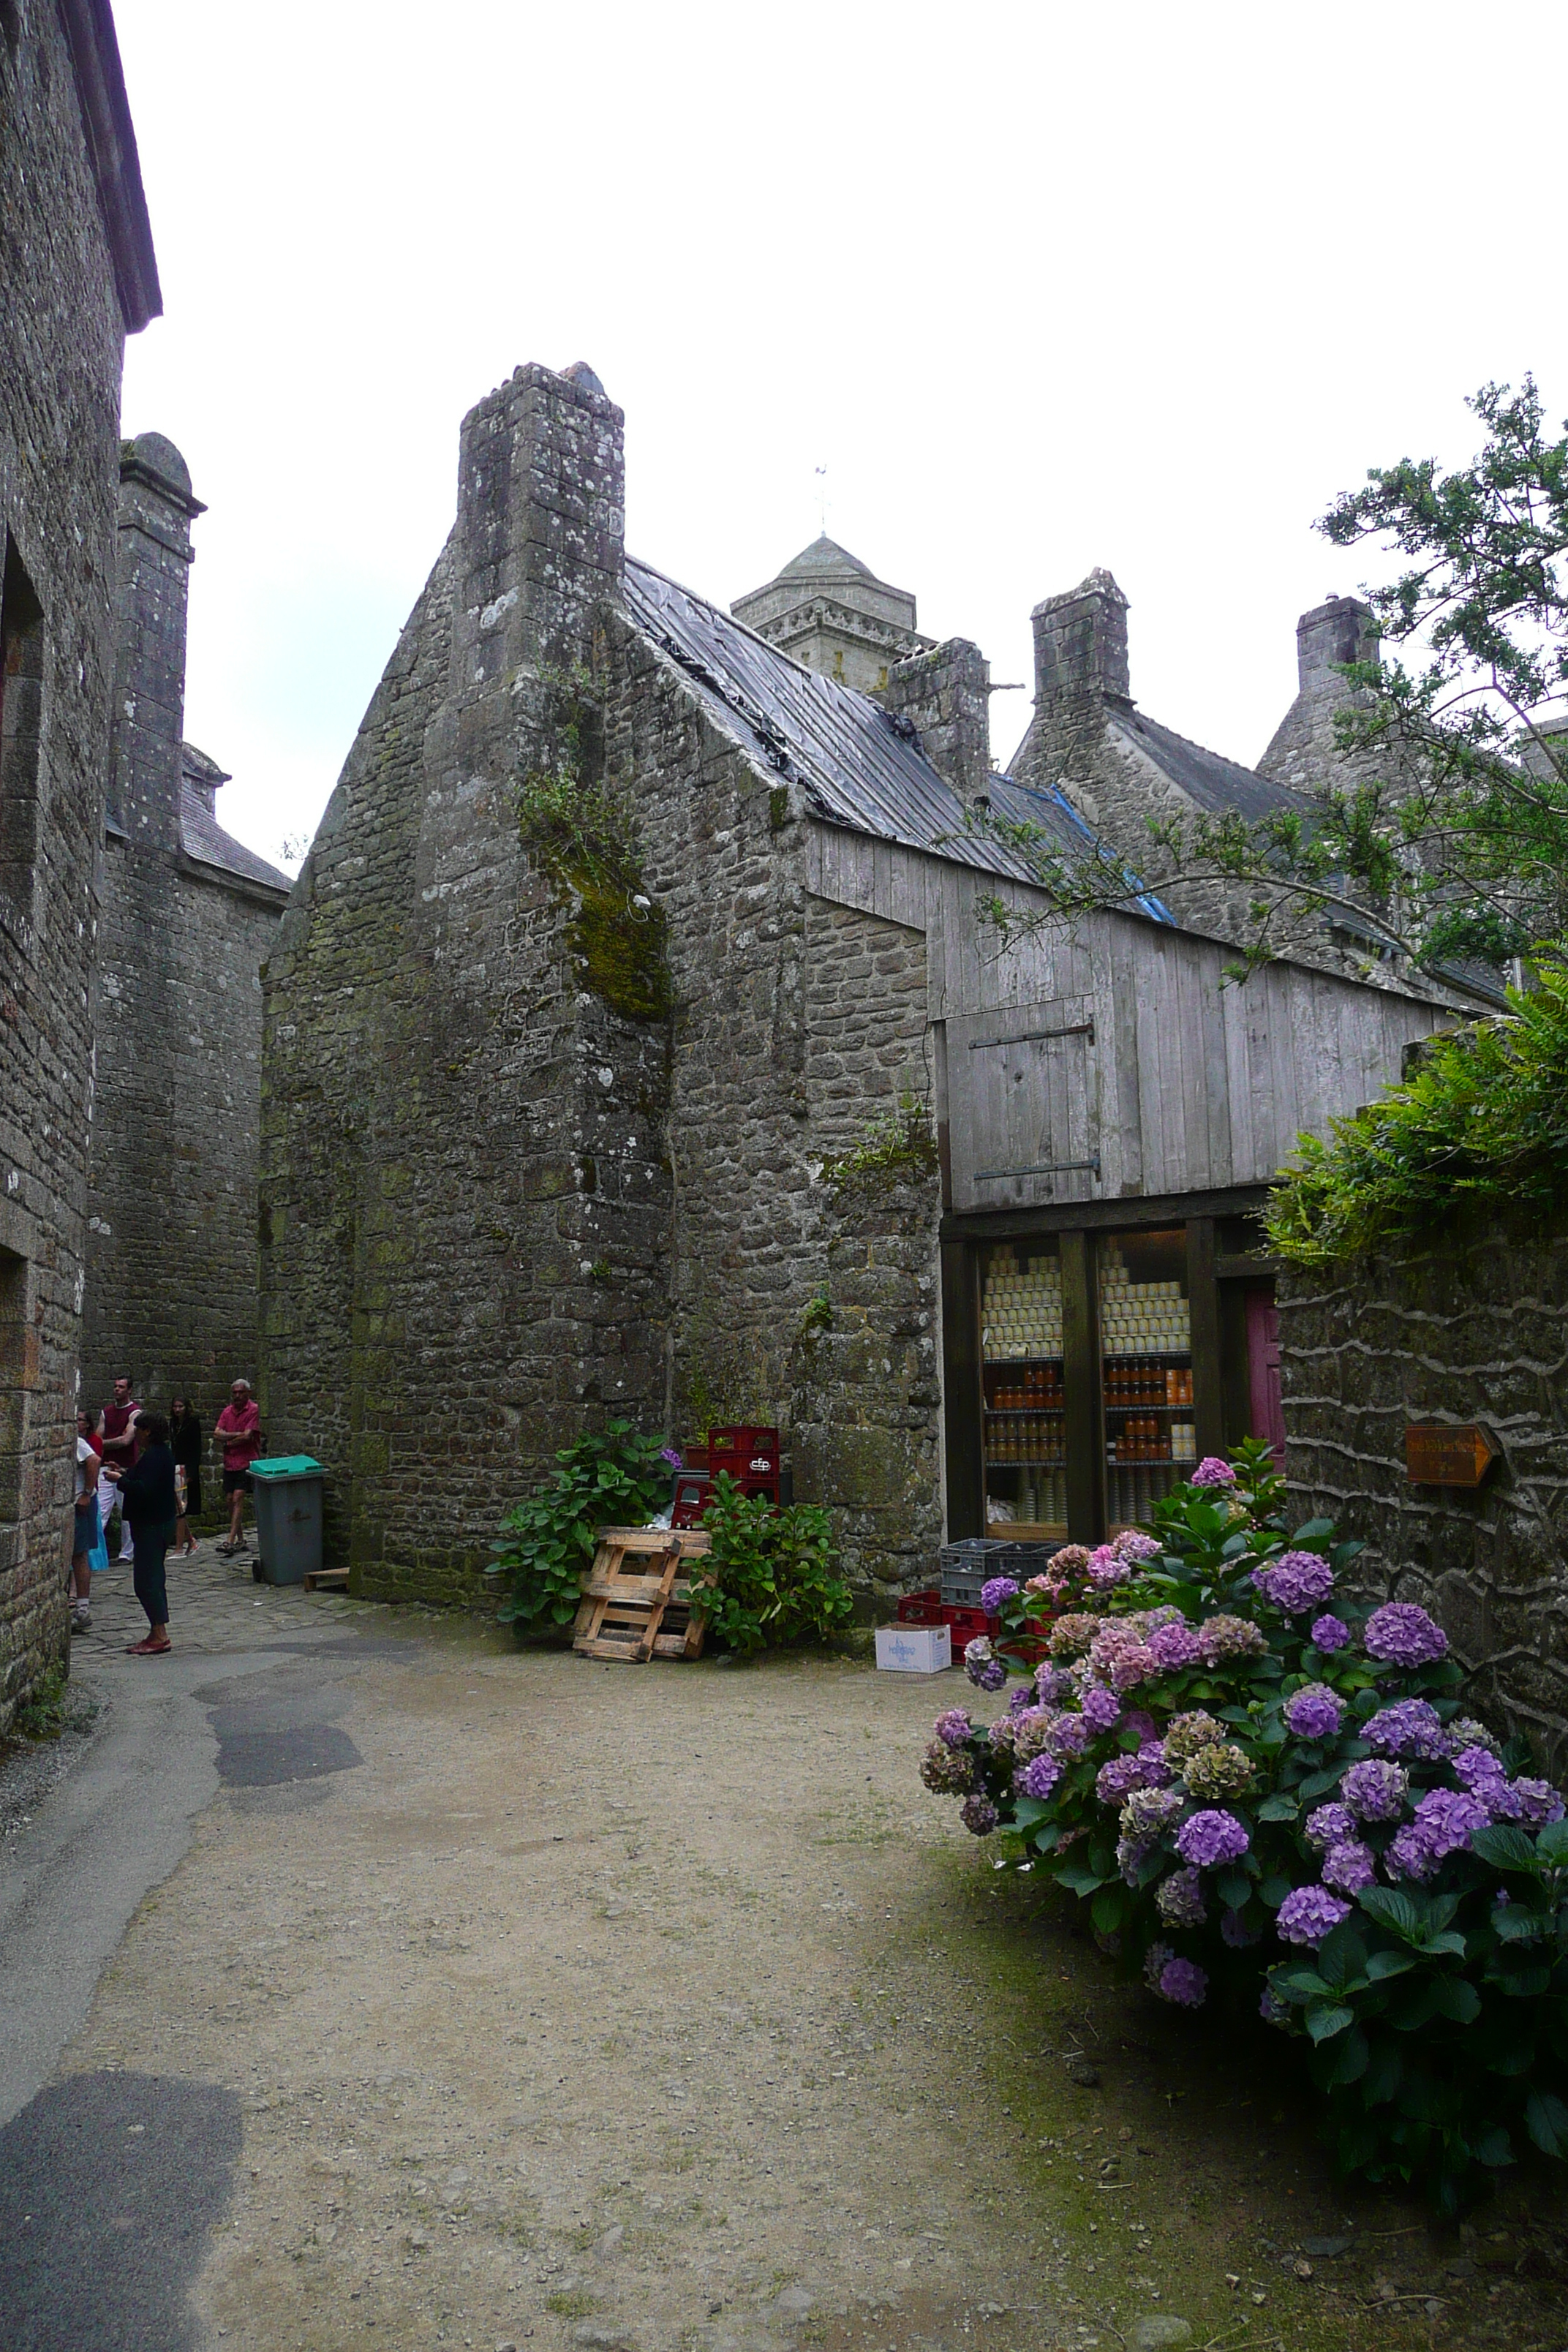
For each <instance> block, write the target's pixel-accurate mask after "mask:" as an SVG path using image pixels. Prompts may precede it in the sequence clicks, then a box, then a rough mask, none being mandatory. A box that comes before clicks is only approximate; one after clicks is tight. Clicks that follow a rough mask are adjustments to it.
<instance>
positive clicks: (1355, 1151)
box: [1267, 950, 1568, 1265]
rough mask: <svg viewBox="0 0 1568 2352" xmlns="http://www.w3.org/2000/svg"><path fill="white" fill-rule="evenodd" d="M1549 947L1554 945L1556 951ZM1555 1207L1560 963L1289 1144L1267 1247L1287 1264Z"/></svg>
mask: <svg viewBox="0 0 1568 2352" xmlns="http://www.w3.org/2000/svg"><path fill="white" fill-rule="evenodd" d="M1561 952H1562V951H1561V950H1560V953H1561ZM1565 1201H1568V962H1563V961H1551V962H1544V963H1542V965H1541V966H1540V967H1539V969H1538V971H1537V974H1536V986H1535V988H1534V989H1533V990H1531V992H1529V993H1526V992H1522V991H1520V990H1515V989H1510V991H1509V1010H1508V1012H1507V1013H1499V1014H1498V1015H1496V1016H1495V1017H1494V1018H1492V1019H1490V1020H1486V1021H1481V1022H1478V1023H1476V1024H1474V1025H1473V1026H1470V1027H1467V1028H1465V1029H1462V1030H1460V1031H1458V1033H1457V1034H1454V1035H1453V1036H1449V1037H1443V1038H1440V1039H1438V1040H1436V1041H1435V1042H1434V1043H1433V1044H1432V1045H1430V1046H1429V1047H1428V1049H1427V1051H1426V1054H1425V1055H1424V1056H1423V1058H1422V1062H1421V1065H1420V1067H1419V1068H1418V1069H1417V1070H1416V1071H1415V1073H1414V1075H1413V1076H1410V1077H1409V1078H1407V1079H1406V1080H1405V1082H1404V1084H1403V1085H1401V1086H1397V1087H1394V1088H1393V1089H1392V1090H1391V1091H1390V1092H1389V1093H1388V1094H1386V1095H1385V1096H1384V1097H1383V1100H1382V1101H1381V1102H1377V1103H1373V1105H1372V1106H1371V1107H1370V1108H1368V1109H1366V1110H1363V1111H1358V1112H1357V1114H1356V1116H1355V1117H1354V1118H1341V1119H1335V1120H1334V1121H1333V1122H1332V1126H1331V1134H1330V1137H1329V1139H1328V1140H1327V1141H1326V1142H1325V1141H1323V1140H1322V1139H1321V1138H1318V1137H1315V1136H1305V1135H1304V1136H1301V1137H1300V1138H1299V1139H1298V1143H1297V1151H1296V1157H1295V1160H1293V1161H1292V1163H1291V1164H1290V1165H1289V1167H1288V1168H1287V1169H1286V1170H1285V1171H1284V1173H1283V1175H1282V1176H1281V1178H1280V1180H1279V1183H1278V1185H1277V1186H1276V1187H1275V1190H1274V1193H1273V1195H1272V1198H1271V1200H1270V1202H1269V1206H1268V1216H1267V1223H1268V1235H1269V1239H1270V1240H1271V1242H1272V1243H1273V1244H1274V1247H1275V1248H1276V1249H1277V1250H1278V1251H1279V1254H1280V1255H1282V1256H1284V1257H1287V1258H1290V1259H1292V1260H1294V1262H1295V1263H1296V1264H1297V1265H1322V1264H1325V1263H1327V1262H1329V1261H1331V1260H1333V1259H1338V1258H1346V1257H1352V1256H1354V1255H1357V1254H1358V1253H1360V1252H1362V1251H1365V1250H1368V1249H1371V1248H1373V1247H1375V1246H1376V1245H1377V1244H1379V1243H1381V1242H1385V1241H1398V1240H1415V1239H1418V1238H1420V1237H1422V1236H1425V1235H1429V1234H1436V1233H1439V1232H1441V1231H1442V1230H1444V1228H1445V1227H1447V1226H1448V1225H1450V1224H1451V1223H1453V1221H1454V1220H1455V1219H1456V1218H1457V1217H1458V1216H1459V1215H1460V1214H1461V1213H1464V1212H1465V1211H1467V1210H1470V1211H1474V1210H1478V1209H1479V1210H1482V1211H1485V1212H1487V1213H1489V1214H1491V1215H1493V1216H1495V1217H1496V1218H1497V1219H1498V1221H1499V1222H1505V1223H1508V1224H1510V1226H1515V1227H1517V1226H1518V1225H1519V1224H1521V1223H1540V1222H1541V1221H1542V1218H1545V1217H1549V1216H1555V1215H1559V1214H1560V1213H1561V1211H1562V1208H1563V1202H1565Z"/></svg>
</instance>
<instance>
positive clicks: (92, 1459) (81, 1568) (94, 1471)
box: [69, 1412, 103, 1633]
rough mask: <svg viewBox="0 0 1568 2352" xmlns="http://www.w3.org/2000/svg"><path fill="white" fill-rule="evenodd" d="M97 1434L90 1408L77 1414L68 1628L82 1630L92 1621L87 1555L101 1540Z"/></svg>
mask: <svg viewBox="0 0 1568 2352" xmlns="http://www.w3.org/2000/svg"><path fill="white" fill-rule="evenodd" d="M96 1434H97V1433H96V1430H95V1428H94V1425H93V1418H92V1415H91V1413H89V1412H79V1413H78V1415H77V1417H76V1508H75V1517H74V1524H73V1526H72V1528H71V1565H70V1584H69V1591H70V1603H71V1632H72V1633H87V1632H88V1631H89V1627H90V1626H91V1624H92V1570H91V1567H90V1566H89V1559H88V1555H89V1552H94V1551H97V1550H98V1549H99V1547H100V1545H101V1543H102V1541H103V1526H102V1522H101V1520H100V1517H99V1511H98V1465H99V1458H100V1457H99V1451H98V1448H97V1446H96V1445H95V1444H93V1442H92V1441H93V1438H94V1436H95V1435H96Z"/></svg>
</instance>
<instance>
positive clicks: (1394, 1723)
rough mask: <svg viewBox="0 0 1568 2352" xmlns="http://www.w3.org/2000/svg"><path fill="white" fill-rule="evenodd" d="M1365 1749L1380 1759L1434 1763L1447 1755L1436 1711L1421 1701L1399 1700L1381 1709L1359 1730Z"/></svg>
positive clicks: (1412, 1699)
mask: <svg viewBox="0 0 1568 2352" xmlns="http://www.w3.org/2000/svg"><path fill="white" fill-rule="evenodd" d="M1361 1736H1362V1738H1363V1739H1364V1740H1365V1742H1366V1744H1367V1746H1368V1747H1369V1748H1375V1749H1376V1751H1377V1753H1378V1754H1379V1755H1380V1756H1410V1757H1415V1758H1418V1759H1423V1760H1425V1761H1426V1762H1427V1763H1436V1762H1437V1761H1438V1760H1439V1759H1441V1758H1442V1757H1445V1756H1447V1753H1448V1743H1447V1740H1446V1739H1445V1738H1444V1737H1443V1726H1442V1724H1441V1722H1440V1721H1439V1720H1438V1716H1437V1710H1436V1707H1435V1706H1432V1705H1431V1704H1430V1702H1429V1701H1428V1700H1426V1699H1424V1698H1402V1699H1400V1700H1399V1701H1398V1702H1397V1704H1396V1705H1394V1706H1384V1707H1380V1708H1379V1710H1378V1712H1377V1713H1376V1714H1375V1715H1374V1716H1373V1717H1372V1719H1371V1721H1370V1722H1368V1723H1366V1724H1364V1725H1363V1728H1362V1735H1361Z"/></svg>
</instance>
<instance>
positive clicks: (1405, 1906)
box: [1356, 1886, 1426, 1945]
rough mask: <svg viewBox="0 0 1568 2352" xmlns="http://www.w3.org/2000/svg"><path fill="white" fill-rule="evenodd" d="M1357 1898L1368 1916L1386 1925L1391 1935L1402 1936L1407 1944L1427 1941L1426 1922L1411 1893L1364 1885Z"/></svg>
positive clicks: (1381, 1924) (1389, 1887)
mask: <svg viewBox="0 0 1568 2352" xmlns="http://www.w3.org/2000/svg"><path fill="white" fill-rule="evenodd" d="M1356 1900H1357V1902H1358V1903H1359V1904H1360V1905H1361V1907H1362V1909H1363V1911H1364V1912H1365V1913H1366V1915H1367V1916H1368V1917H1369V1918H1371V1919H1375V1920H1376V1921H1377V1924H1378V1926H1379V1927H1386V1928H1387V1929H1388V1931H1389V1933H1390V1934H1391V1935H1394V1936H1402V1937H1404V1938H1405V1942H1406V1943H1407V1944H1417V1945H1419V1944H1421V1943H1422V1942H1424V1941H1425V1929H1426V1923H1425V1921H1424V1919H1423V1917H1422V1916H1421V1913H1420V1912H1419V1911H1417V1909H1416V1907H1415V1904H1414V1903H1412V1901H1411V1900H1410V1897H1409V1895H1401V1894H1400V1893H1399V1891H1398V1889H1397V1888H1396V1887H1391V1886H1368V1887H1364V1888H1363V1891H1362V1893H1361V1894H1360V1895H1358V1896H1357V1897H1356Z"/></svg>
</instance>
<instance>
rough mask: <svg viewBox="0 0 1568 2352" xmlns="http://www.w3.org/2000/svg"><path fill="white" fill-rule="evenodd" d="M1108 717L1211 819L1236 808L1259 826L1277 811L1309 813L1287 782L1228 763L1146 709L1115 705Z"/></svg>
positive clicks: (1235, 762) (1112, 724)
mask: <svg viewBox="0 0 1568 2352" xmlns="http://www.w3.org/2000/svg"><path fill="white" fill-rule="evenodd" d="M1106 717H1107V719H1109V720H1110V724H1111V726H1112V727H1115V728H1117V729H1119V730H1120V731H1121V733H1122V734H1123V735H1125V736H1126V737H1127V739H1128V740H1129V741H1130V742H1132V743H1135V744H1136V745H1137V747H1138V749H1139V750H1140V751H1142V752H1143V753H1144V754H1145V756H1146V757H1147V758H1149V759H1151V760H1152V761H1153V762H1154V765H1155V766H1156V767H1157V768H1159V769H1161V770H1163V772H1164V773H1165V774H1166V775H1167V776H1169V777H1170V779H1171V781H1172V782H1173V783H1175V784H1180V786H1181V788H1182V790H1183V791H1184V793H1187V795H1188V796H1189V798H1190V799H1192V800H1194V801H1195V802H1196V803H1197V805H1198V807H1199V808H1201V809H1205V810H1206V811H1207V812H1208V814H1210V815H1211V816H1220V815H1222V814H1224V813H1225V811H1226V809H1235V810H1236V811H1237V814H1238V815H1241V816H1244V817H1246V818H1247V820H1248V822H1249V823H1256V821H1257V820H1258V818H1259V817H1264V816H1269V815H1271V814H1273V813H1274V811H1275V810H1276V809H1300V810H1303V811H1304V810H1305V809H1306V806H1307V803H1306V802H1305V801H1303V800H1301V799H1300V797H1299V795H1298V794H1297V793H1292V792H1288V791H1287V790H1286V788H1285V786H1284V785H1283V784H1273V783H1270V782H1268V778H1267V777H1266V776H1260V775H1258V773H1257V772H1256V771H1255V770H1254V769H1252V768H1244V767H1243V766H1242V765H1241V763H1240V762H1239V761H1237V760H1226V759H1224V758H1222V756H1221V755H1220V753H1219V752H1218V751H1205V749H1204V747H1203V745H1202V744H1201V743H1190V742H1189V741H1188V740H1187V738H1186V737H1185V736H1184V735H1177V734H1176V733H1174V732H1173V730H1172V729H1171V728H1169V727H1162V726H1161V725H1160V724H1159V722H1158V721H1157V720H1156V719H1145V717H1144V716H1143V713H1142V711H1141V710H1126V709H1117V708H1115V707H1110V708H1108V709H1107V711H1106Z"/></svg>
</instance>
